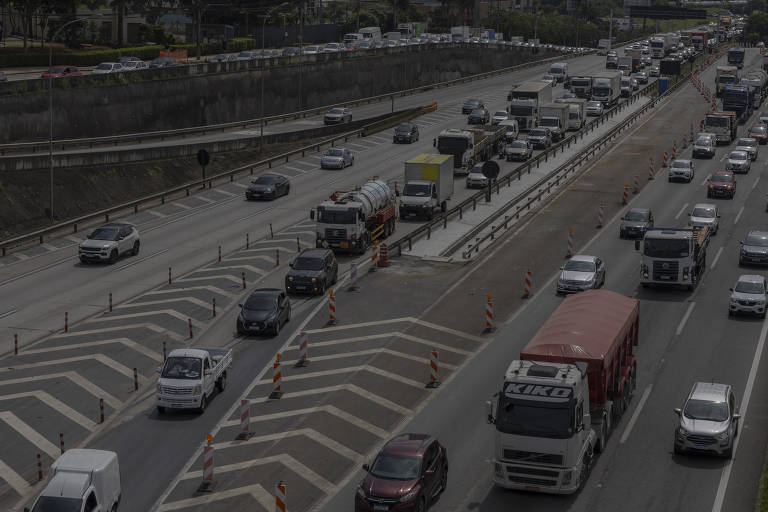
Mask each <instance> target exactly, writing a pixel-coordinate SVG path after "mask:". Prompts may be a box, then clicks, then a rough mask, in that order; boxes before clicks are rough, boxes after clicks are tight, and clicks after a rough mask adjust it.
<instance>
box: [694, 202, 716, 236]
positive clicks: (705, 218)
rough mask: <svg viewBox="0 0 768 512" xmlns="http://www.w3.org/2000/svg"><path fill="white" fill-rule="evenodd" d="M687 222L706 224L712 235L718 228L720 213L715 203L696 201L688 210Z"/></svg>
mask: <svg viewBox="0 0 768 512" xmlns="http://www.w3.org/2000/svg"><path fill="white" fill-rule="evenodd" d="M688 224H690V225H691V226H698V227H701V226H707V227H708V228H709V229H710V230H711V231H710V232H711V233H712V234H713V235H714V234H715V233H717V232H718V231H719V230H720V213H718V211H717V205H714V204H712V203H697V204H695V205H694V206H693V209H692V210H691V211H690V212H688Z"/></svg>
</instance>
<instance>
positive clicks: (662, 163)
mask: <svg viewBox="0 0 768 512" xmlns="http://www.w3.org/2000/svg"><path fill="white" fill-rule="evenodd" d="M661 166H662V167H666V166H667V152H666V151H665V152H664V160H662V162H661Z"/></svg>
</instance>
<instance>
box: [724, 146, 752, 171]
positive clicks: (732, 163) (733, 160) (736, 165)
mask: <svg viewBox="0 0 768 512" xmlns="http://www.w3.org/2000/svg"><path fill="white" fill-rule="evenodd" d="M751 164H752V159H751V158H750V156H749V153H747V152H746V151H741V150H739V149H738V148H736V149H734V150H733V151H731V152H730V153H728V160H726V162H725V168H726V169H727V170H729V171H733V172H734V173H737V172H738V173H743V174H747V173H748V172H749V169H750V167H751Z"/></svg>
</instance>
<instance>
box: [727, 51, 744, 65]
mask: <svg viewBox="0 0 768 512" xmlns="http://www.w3.org/2000/svg"><path fill="white" fill-rule="evenodd" d="M743 61H744V51H743V50H731V51H729V52H728V62H743Z"/></svg>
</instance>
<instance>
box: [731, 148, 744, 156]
mask: <svg viewBox="0 0 768 512" xmlns="http://www.w3.org/2000/svg"><path fill="white" fill-rule="evenodd" d="M739 147H742V148H743V147H745V146H737V147H735V148H733V149H732V150H731V152H730V153H728V154H729V155H732V154H734V153H740V154H742V155H744V156H747V150H745V149H739Z"/></svg>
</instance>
